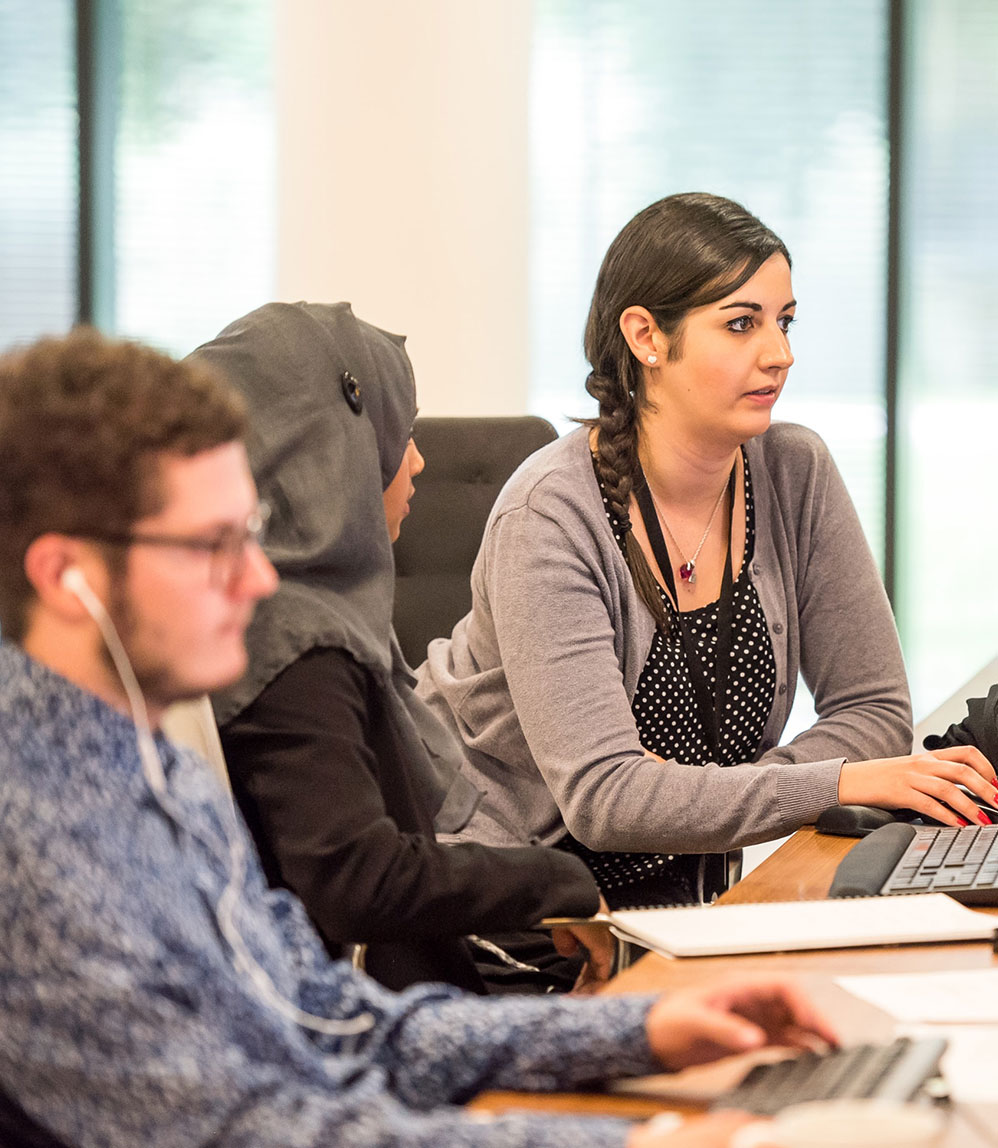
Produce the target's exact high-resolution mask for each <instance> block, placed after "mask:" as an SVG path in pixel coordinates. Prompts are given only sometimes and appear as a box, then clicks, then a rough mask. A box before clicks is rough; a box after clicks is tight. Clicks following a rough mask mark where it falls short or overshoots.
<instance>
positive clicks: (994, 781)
mask: <svg viewBox="0 0 998 1148" xmlns="http://www.w3.org/2000/svg"><path fill="white" fill-rule="evenodd" d="M991 784H992V785H993V786H994V787H995V789H998V777H992V778H991Z"/></svg>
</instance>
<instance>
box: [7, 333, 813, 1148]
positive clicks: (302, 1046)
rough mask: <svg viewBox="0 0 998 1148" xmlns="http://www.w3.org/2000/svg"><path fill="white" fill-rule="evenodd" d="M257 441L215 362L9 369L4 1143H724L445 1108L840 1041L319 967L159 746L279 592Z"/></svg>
mask: <svg viewBox="0 0 998 1148" xmlns="http://www.w3.org/2000/svg"><path fill="white" fill-rule="evenodd" d="M244 431H245V421H244V414H243V411H242V408H241V406H240V404H239V401H238V399H237V398H236V397H235V396H234V394H233V392H231V391H230V390H229V389H228V387H227V386H225V385H224V384H223V383H221V382H220V380H219V379H218V378H217V377H216V376H215V375H213V374H212V373H210V372H209V371H208V370H207V369H206V368H204V367H201V366H198V365H196V364H191V363H180V364H178V363H175V362H173V361H172V360H170V359H168V358H166V357H165V356H163V355H160V354H157V353H156V352H153V351H150V350H147V349H145V348H142V347H139V346H137V345H134V344H128V343H115V342H110V341H107V340H105V339H103V338H102V337H100V336H99V335H97V334H95V333H93V332H86V331H80V332H76V333H74V334H72V335H70V336H68V337H67V338H65V339H50V340H43V341H41V342H40V343H38V344H36V345H34V346H33V347H30V348H28V349H27V350H25V351H23V352H20V353H19V354H16V355H11V356H8V357H7V358H5V359H3V360H0V629H2V634H3V644H2V645H0V714H2V715H3V716H2V719H0V826H2V829H0V935H2V937H3V940H2V942H0V1142H2V1143H3V1144H18V1145H25V1144H31V1145H45V1146H50V1145H55V1144H60V1145H64V1144H70V1145H74V1146H79V1148H84V1146H90V1145H104V1146H110V1148H125V1146H128V1148H134V1146H135V1145H149V1146H153V1148H159V1146H163V1148H167V1146H169V1148H173V1146H174V1145H176V1146H178V1148H179V1146H181V1145H183V1146H195V1145H203V1146H205V1148H206V1146H207V1145H209V1144H210V1145H212V1146H213V1148H234V1146H236V1145H239V1146H242V1145H246V1146H250V1145H252V1146H253V1148H268V1146H271V1145H273V1146H274V1148H276V1146H278V1145H280V1146H281V1148H297V1146H303V1148H305V1146H307V1148H312V1146H318V1145H333V1144H351V1145H356V1146H366V1145H394V1144H409V1145H420V1144H423V1145H431V1144H433V1145H437V1144H447V1145H463V1144H472V1143H473V1144H479V1145H514V1144H515V1145H572V1146H573V1148H585V1146H587V1145H597V1144H599V1145H624V1144H625V1143H628V1144H630V1145H631V1146H632V1148H638V1146H641V1148H644V1146H646V1145H647V1146H652V1145H662V1146H663V1148H665V1146H666V1145H668V1144H674V1145H687V1146H689V1148H694V1146H695V1145H701V1146H703V1148H707V1146H710V1145H722V1144H726V1143H727V1138H728V1137H729V1135H730V1133H731V1132H732V1130H733V1129H734V1128H735V1127H736V1126H737V1124H738V1123H739V1118H738V1117H732V1116H728V1117H711V1118H708V1119H707V1120H705V1121H704V1122H702V1123H700V1124H698V1125H695V1126H694V1125H691V1126H689V1127H688V1128H686V1129H684V1130H681V1131H680V1132H679V1133H677V1134H676V1136H677V1137H678V1138H674V1137H672V1136H671V1134H665V1135H663V1134H661V1133H659V1132H657V1131H656V1130H655V1129H653V1128H649V1127H647V1126H646V1127H644V1128H636V1129H632V1128H631V1127H630V1126H628V1125H626V1124H625V1123H623V1122H621V1121H613V1120H595V1119H590V1120H583V1119H574V1118H561V1119H559V1118H556V1117H550V1116H545V1115H542V1114H538V1115H532V1116H531V1115H524V1116H508V1117H500V1118H497V1119H495V1120H492V1121H483V1120H482V1119H480V1118H476V1117H475V1115H473V1114H468V1113H465V1112H464V1111H463V1110H462V1109H461V1108H459V1107H454V1105H460V1104H462V1103H463V1102H464V1101H466V1100H467V1099H469V1098H470V1097H471V1096H473V1095H474V1094H475V1093H476V1092H477V1091H478V1090H480V1089H481V1088H486V1087H495V1088H503V1087H506V1088H509V1087H525V1088H532V1089H538V1088H573V1087H576V1086H578V1085H579V1084H580V1083H582V1082H585V1081H591V1080H594V1079H597V1078H602V1077H605V1076H608V1075H614V1076H620V1075H625V1074H628V1073H637V1072H648V1071H652V1070H654V1069H656V1068H661V1067H665V1068H678V1067H681V1066H683V1065H685V1064H687V1063H691V1062H694V1061H697V1060H701V1059H711V1058H713V1057H714V1056H717V1055H720V1054H721V1053H723V1052H726V1051H728V1050H731V1049H741V1048H748V1047H754V1046H757V1045H760V1044H763V1043H766V1042H767V1041H769V1042H777V1041H783V1042H785V1043H786V1042H789V1043H792V1044H797V1043H800V1042H802V1041H805V1040H807V1039H810V1038H811V1037H813V1036H818V1037H823V1038H825V1039H834V1038H833V1037H832V1035H831V1033H830V1032H829V1031H828V1029H827V1026H826V1025H825V1024H824V1022H823V1021H822V1020H821V1019H820V1018H819V1017H817V1016H816V1015H815V1014H814V1013H813V1011H812V1010H811V1009H810V1007H809V1006H808V1005H807V1003H806V1002H805V1001H803V1000H802V999H801V998H800V996H799V995H798V993H797V992H796V990H795V989H794V988H793V987H792V986H789V985H787V984H785V983H784V982H783V981H781V980H779V979H774V978H767V979H764V980H758V981H754V982H748V983H743V984H738V985H727V986H722V987H719V988H718V987H715V988H713V989H704V990H696V991H689V992H686V993H677V994H675V996H674V997H672V998H670V999H669V1000H667V1001H657V1002H656V1001H654V1000H652V999H649V998H637V997H604V998H598V999H586V998H583V999H564V998H561V999H558V1000H552V999H550V998H513V997H507V998H502V999H496V1000H487V999H486V1000H482V999H480V998H468V997H464V996H462V995H461V994H460V993H458V992H457V991H456V990H453V989H449V988H445V987H443V986H440V985H435V986H433V985H430V986H424V987H422V988H418V989H411V990H409V991H407V992H406V993H403V994H399V995H395V994H392V993H389V992H387V991H385V990H383V989H381V988H380V987H379V986H377V985H376V984H374V983H373V982H372V981H370V980H368V979H367V978H366V977H364V976H363V975H362V974H359V973H357V972H355V971H354V970H353V969H352V968H350V967H349V966H348V965H347V964H346V963H344V962H337V963H334V964H331V963H329V961H328V959H327V958H326V956H325V952H324V950H323V948H322V945H321V943H320V941H319V940H318V938H317V936H316V935H315V933H314V931H313V930H312V929H311V927H310V925H309V923H308V921H307V919H306V918H305V916H304V913H303V911H302V909H301V907H300V905H299V904H298V903H297V902H296V901H295V900H294V899H293V898H292V897H291V896H290V894H288V893H286V892H284V891H268V890H267V889H266V888H265V884H264V881H263V877H262V874H261V872H260V868H259V865H258V864H257V862H256V859H255V857H254V856H253V854H252V852H251V850H250V849H249V848H248V847H247V839H246V835H245V833H244V830H243V827H242V825H241V823H240V822H239V820H238V817H237V816H236V813H235V811H234V809H233V808H232V805H231V803H230V802H229V801H228V799H227V797H226V796H225V794H223V793H222V791H221V790H220V789H219V787H218V785H217V783H216V782H215V780H214V778H213V777H212V776H211V773H210V770H209V768H208V767H207V765H206V764H205V763H204V762H203V761H201V760H200V759H199V758H198V757H197V755H195V754H193V753H191V752H189V751H184V750H180V749H177V748H176V747H174V746H172V745H171V744H170V743H169V742H168V741H166V740H165V739H164V738H163V736H162V735H161V734H160V733H158V732H157V730H158V726H159V722H160V718H161V716H162V713H163V711H164V709H165V708H166V707H167V706H168V705H169V704H170V703H171V702H173V701H177V700H180V699H183V698H189V697H191V696H194V695H197V694H200V693H202V692H204V691H207V690H212V689H216V688H219V687H221V686H223V685H225V684H227V683H229V682H230V681H232V680H233V679H234V678H236V677H237V676H238V675H239V674H241V673H242V671H243V669H244V666H245V661H246V654H245V650H244V647H243V633H244V631H245V628H246V626H247V624H248V623H249V620H250V614H251V612H252V608H253V604H254V602H256V601H257V600H258V599H259V598H261V597H263V596H264V595H267V594H270V593H272V592H273V590H274V588H275V586H276V576H275V574H274V571H273V569H272V567H271V566H270V563H269V562H268V561H267V559H266V557H265V556H264V554H263V552H262V551H261V550H260V547H259V541H260V531H261V529H262V526H263V521H264V518H265V513H264V511H263V508H262V507H260V506H259V505H258V503H257V500H256V492H255V490H254V486H253V482H252V480H251V477H250V473H249V469H248V467H247V462H246V454H245V450H244V448H243V445H242V436H243V434H244ZM319 796H320V795H317V799H319ZM329 799H331V800H335V795H329Z"/></svg>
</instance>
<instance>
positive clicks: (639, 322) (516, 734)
mask: <svg viewBox="0 0 998 1148" xmlns="http://www.w3.org/2000/svg"><path fill="white" fill-rule="evenodd" d="M795 307H796V304H795V300H794V296H793V291H792V288H791V280H790V256H789V253H788V252H787V249H786V247H785V246H784V244H783V243H782V242H781V240H780V239H779V238H778V237H777V236H776V235H774V234H773V232H772V231H770V230H769V228H767V227H765V226H764V225H763V224H762V223H761V222H760V221H759V220H758V219H756V218H755V217H754V216H752V215H750V214H749V213H748V212H747V211H746V210H745V209H744V208H742V207H741V206H739V205H738V204H736V203H732V202H731V201H730V200H726V199H721V198H719V197H717V196H712V195H705V194H688V195H675V196H670V197H669V198H667V199H663V200H660V201H659V202H657V203H654V204H652V205H651V206H650V207H648V208H646V209H645V210H644V211H642V212H641V213H639V214H638V215H637V216H636V217H635V218H634V219H633V220H631V222H630V223H629V224H628V225H627V226H626V227H625V228H624V230H623V231H622V232H621V233H620V235H618V236H617V238H616V239H615V240H614V242H613V243H612V245H611V247H610V249H609V251H608V253H607V255H606V258H605V259H604V261H603V266H602V268H601V270H600V273H599V277H598V279H597V283H596V289H595V292H594V295H593V301H592V306H591V309H590V313H589V320H588V323H587V327H586V336H585V348H586V355H587V357H588V359H589V362H590V364H591V366H592V368H593V369H592V373H591V374H590V376H589V379H588V382H587V384H586V385H587V390H588V391H589V393H590V394H591V395H592V396H593V397H594V398H595V399H596V400H597V402H598V404H599V413H598V417H597V418H595V419H593V420H592V421H591V422H590V424H589V425H588V426H587V427H582V428H580V429H579V430H577V431H575V432H574V433H573V434H570V435H567V436H566V437H564V438H562V439H560V440H559V441H558V442H556V443H553V444H551V445H550V446H549V447H546V448H545V449H543V450H542V451H539V452H538V453H537V454H535V455H534V456H533V457H532V458H530V459H528V460H527V462H526V463H524V465H523V466H522V467H521V468H520V470H519V471H518V472H517V473H516V474H515V475H514V476H513V477H512V479H510V481H509V483H508V484H507V486H506V488H505V489H504V490H503V492H502V493H501V494H500V496H499V499H498V501H497V503H496V506H495V508H494V510H493V513H492V516H491V518H490V520H489V524H488V527H487V529H486V533H485V538H484V540H483V542H482V547H481V550H480V552H479V555H478V560H477V562H476V564H475V569H474V572H473V574H472V588H473V595H474V597H473V605H472V610H471V613H470V614H469V615H468V616H467V617H465V618H464V619H462V621H460V622H459V623H458V624H457V626H456V627H455V628H454V631H453V634H452V635H451V637H450V639H447V640H442V639H441V640H437V641H435V642H433V643H431V645H430V648H429V652H428V660H427V661H426V663H424V665H423V666H422V667H421V670H420V690H421V692H422V693H423V696H424V697H425V698H426V699H427V700H428V701H429V702H430V704H431V705H432V706H433V707H434V708H435V709H436V710H437V712H438V713H439V714H440V715H441V716H442V717H443V718H444V719H445V720H446V721H447V722H448V723H449V724H450V726H451V728H452V729H454V731H455V732H456V733H458V734H459V735H460V736H461V737H462V738H463V740H464V743H465V746H466V758H467V765H466V767H465V768H466V769H467V771H468V774H469V776H470V778H471V780H472V781H473V782H474V783H475V784H476V785H477V786H478V788H479V789H481V790H483V791H484V792H485V794H486V797H485V799H484V801H483V803H482V805H481V806H480V807H479V809H478V810H477V811H476V813H475V815H474V817H473V818H472V820H471V821H470V822H469V824H468V826H467V828H466V830H465V833H466V834H467V835H468V836H470V837H473V838H476V839H478V840H481V841H487V842H491V843H501V842H503V841H504V840H507V839H508V838H507V834H508V830H507V829H506V826H508V825H516V826H518V827H519V828H520V830H521V831H526V832H527V833H529V834H532V835H533V836H534V837H536V838H537V839H539V840H540V841H542V842H544V843H546V844H558V845H560V846H562V847H563V848H566V849H569V850H571V851H572V852H574V853H576V854H578V855H579V856H581V857H582V858H583V859H584V860H586V861H587V862H588V863H589V865H590V867H591V868H592V870H593V872H594V874H595V875H596V878H597V882H598V884H599V885H600V886H601V889H602V891H603V893H604V895H605V897H606V899H607V901H608V902H609V903H610V906H611V907H612V908H613V907H621V906H625V905H644V904H664V903H673V902H690V901H697V900H704V899H706V900H709V899H710V898H711V896H712V895H713V894H715V893H717V892H718V891H720V890H722V889H723V888H724V886H725V884H726V881H727V872H726V865H725V858H724V852H725V851H726V850H731V849H737V848H739V847H740V846H743V845H747V844H750V843H753V842H757V841H763V840H767V839H771V838H774V837H778V836H781V835H783V834H785V833H788V832H790V831H792V830H794V829H797V828H798V827H799V826H801V825H803V824H806V823H809V822H812V821H814V820H815V818H816V817H817V816H818V814H820V813H821V812H822V810H824V809H826V808H828V807H829V806H831V805H834V804H836V803H837V802H842V803H862V804H875V805H882V806H886V807H888V808H898V807H912V808H914V809H916V810H919V811H920V812H922V813H925V814H929V815H931V816H933V817H936V818H938V819H939V820H941V821H944V822H946V823H947V824H954V825H955V824H957V823H960V822H962V821H963V820H965V819H967V818H975V819H977V818H978V817H984V816H986V815H984V814H980V813H979V810H978V808H977V806H976V805H975V804H974V803H973V802H972V801H971V800H970V799H969V798H968V797H967V796H966V795H965V794H963V793H962V792H961V791H960V790H959V789H957V787H956V784H957V783H962V784H964V785H966V786H967V787H968V788H970V789H972V790H973V791H974V792H975V793H977V794H978V795H980V796H981V797H984V798H989V797H990V796H991V795H993V794H994V785H993V779H994V771H993V770H992V769H991V767H990V765H989V764H988V763H987V761H986V760H985V759H984V758H983V757H982V756H981V755H980V753H979V752H977V751H976V750H974V749H972V748H968V747H956V748H954V749H948V750H943V751H940V752H939V753H937V754H935V755H933V754H929V753H923V754H919V755H915V756H907V757H899V756H896V755H899V754H903V753H905V752H906V751H907V750H908V749H909V747H910V745H911V714H910V704H909V700H908V691H907V685H906V680H905V673H904V666H903V663H902V659H901V652H900V648H899V644H898V640H897V634H896V631H895V628H894V622H893V619H892V616H891V611H890V606H889V603H888V601H887V597H886V595H885V593H884V589H883V585H882V583H881V580H880V577H879V574H878V572H877V569H876V566H875V564H874V562H873V558H872V556H871V554H870V551H869V548H868V547H867V544H866V542H865V539H864V537H863V533H862V530H861V528H860V525H859V521H858V519H857V516H856V513H855V510H854V508H853V506H852V503H851V501H850V499H849V496H848V494H847V493H846V490H845V487H844V485H843V483H842V479H841V477H840V476H839V474H838V471H837V470H836V468H835V465H834V463H833V462H832V460H831V457H830V456H829V453H828V451H827V449H826V447H825V446H824V444H823V443H822V442H821V440H820V439H819V438H818V436H817V435H815V434H813V433H812V432H811V431H808V430H806V429H804V428H803V427H799V426H795V425H792V424H788V423H782V424H781V423H776V424H772V423H771V413H772V408H773V406H774V404H775V403H776V401H777V399H778V398H779V395H780V392H781V390H782V388H783V386H784V383H785V381H786V377H787V372H788V370H789V368H790V366H791V364H792V363H793V355H792V354H791V351H790V343H789V338H788V332H789V328H790V324H791V323H792V322H793V316H794V311H795ZM799 671H800V672H801V673H802V674H803V676H804V680H805V682H806V683H807V685H808V687H809V688H810V690H811V692H812V694H813V695H814V703H815V708H816V711H817V715H818V717H817V721H816V722H815V724H814V725H813V726H812V727H811V728H810V729H808V730H806V731H804V732H803V733H801V734H799V735H798V736H797V737H795V738H793V739H792V740H791V741H789V742H788V743H787V744H785V745H781V744H780V738H781V735H782V733H783V729H784V726H785V724H786V722H787V717H788V715H789V712H790V707H791V704H792V702H793V697H794V689H795V686H796V682H797V676H798V672H799Z"/></svg>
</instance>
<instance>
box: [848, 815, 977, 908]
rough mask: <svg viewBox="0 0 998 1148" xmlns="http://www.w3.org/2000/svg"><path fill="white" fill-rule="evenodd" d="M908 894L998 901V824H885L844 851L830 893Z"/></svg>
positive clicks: (968, 902) (974, 901) (967, 901)
mask: <svg viewBox="0 0 998 1148" xmlns="http://www.w3.org/2000/svg"><path fill="white" fill-rule="evenodd" d="M906 893H948V894H949V895H950V896H951V897H954V898H955V899H956V900H957V901H962V902H963V904H965V905H998V825H988V826H974V825H969V826H967V827H965V828H960V829H954V828H951V827H949V826H947V825H942V826H935V825H934V826H920V825H906V824H903V823H901V822H895V823H892V824H890V825H884V826H881V828H880V829H875V830H874V831H873V832H872V833H871V834H870V835H869V836H868V837H864V838H862V839H861V840H860V841H858V842H857V843H856V844H855V845H854V846H853V847H852V849H850V850H849V852H848V853H847V854H846V855H845V857H844V858H843V859H842V861H841V862H840V863H839V867H838V869H836V871H835V879H834V880H833V881H832V887H831V889H830V890H829V892H828V895H829V897H873V896H878V895H884V896H898V895H904V894H906Z"/></svg>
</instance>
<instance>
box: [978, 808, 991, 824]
mask: <svg viewBox="0 0 998 1148" xmlns="http://www.w3.org/2000/svg"><path fill="white" fill-rule="evenodd" d="M977 820H978V821H979V822H980V823H981V824H982V825H994V822H993V821H992V820H991V818H990V817H988V815H987V814H986V813H985V812H984V810H983V809H982V810H981V812H980V813H978V815H977Z"/></svg>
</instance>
